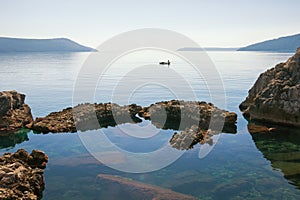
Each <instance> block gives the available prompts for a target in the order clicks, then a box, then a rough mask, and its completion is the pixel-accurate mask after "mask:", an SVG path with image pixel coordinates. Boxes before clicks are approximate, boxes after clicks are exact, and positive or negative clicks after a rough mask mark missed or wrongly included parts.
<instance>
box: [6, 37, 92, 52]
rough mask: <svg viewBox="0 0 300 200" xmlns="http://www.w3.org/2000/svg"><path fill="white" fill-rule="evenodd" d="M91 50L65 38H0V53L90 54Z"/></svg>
mask: <svg viewBox="0 0 300 200" xmlns="http://www.w3.org/2000/svg"><path fill="white" fill-rule="evenodd" d="M91 51H96V50H95V49H93V48H90V47H86V46H83V45H80V44H78V43H76V42H74V41H72V40H70V39H67V38H54V39H23V38H8V37H0V53H10V52H91Z"/></svg>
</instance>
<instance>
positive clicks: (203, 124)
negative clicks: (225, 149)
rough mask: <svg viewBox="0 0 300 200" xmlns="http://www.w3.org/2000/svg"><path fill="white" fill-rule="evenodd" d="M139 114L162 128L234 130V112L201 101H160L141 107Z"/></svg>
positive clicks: (235, 118)
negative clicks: (194, 126)
mask: <svg viewBox="0 0 300 200" xmlns="http://www.w3.org/2000/svg"><path fill="white" fill-rule="evenodd" d="M139 115H140V116H141V117H143V118H145V119H151V122H152V123H153V124H154V125H155V126H156V127H158V128H163V129H175V130H185V129H186V128H190V127H191V126H193V125H198V126H199V127H200V128H201V129H204V130H207V129H209V128H210V129H213V128H214V127H217V128H220V129H222V127H223V130H222V131H223V132H230V133H232V132H236V125H235V124H236V120H237V114H236V113H233V112H228V111H225V110H221V109H219V108H217V107H216V106H214V105H213V104H211V103H206V102H203V101H202V102H196V101H186V102H185V101H179V100H171V101H162V102H158V103H155V104H152V105H150V106H149V107H145V108H143V110H141V111H140V112H139ZM223 122H224V123H223ZM218 123H221V124H219V125H221V126H222V127H219V126H218Z"/></svg>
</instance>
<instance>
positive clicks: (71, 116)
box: [30, 103, 141, 133]
mask: <svg viewBox="0 0 300 200" xmlns="http://www.w3.org/2000/svg"><path fill="white" fill-rule="evenodd" d="M139 110H141V107H140V106H137V105H135V104H132V105H129V106H119V105H117V104H111V103H104V104H102V103H100V104H88V103H86V104H81V105H78V106H75V107H74V108H66V109H64V110H62V111H60V112H53V113H50V114H49V115H47V116H46V117H43V118H36V120H35V121H34V123H33V124H32V126H31V127H30V128H31V129H32V130H35V131H37V132H41V133H49V132H52V133H60V132H76V131H77V129H78V131H86V130H93V129H98V128H102V127H107V126H115V125H117V124H121V123H126V122H128V123H130V122H140V121H141V120H140V119H139V118H137V117H135V115H136V114H137V113H138V112H139ZM95 119H97V121H96V120H95Z"/></svg>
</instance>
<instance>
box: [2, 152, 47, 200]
mask: <svg viewBox="0 0 300 200" xmlns="http://www.w3.org/2000/svg"><path fill="white" fill-rule="evenodd" d="M47 162H48V156H47V155H46V154H45V153H44V152H42V151H39V150H33V151H32V153H31V154H29V153H28V152H27V151H25V150H24V149H19V150H18V151H17V152H15V153H13V154H11V153H4V154H3V156H1V157H0V199H3V200H11V199H26V200H37V199H41V198H42V193H43V190H44V185H45V183H44V176H43V173H44V171H43V169H44V168H45V167H46V163H47Z"/></svg>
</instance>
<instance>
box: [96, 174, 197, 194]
mask: <svg viewBox="0 0 300 200" xmlns="http://www.w3.org/2000/svg"><path fill="white" fill-rule="evenodd" d="M98 178H99V180H100V181H101V182H102V183H103V185H104V187H110V188H111V189H107V190H106V191H107V192H108V193H109V194H108V195H107V196H109V197H111V199H120V196H122V197H123V199H132V200H135V199H136V200H138V199H144V200H148V199H149V200H175V199H176V200H177V199H180V200H196V199H197V198H196V197H193V196H190V195H185V194H182V193H178V192H174V191H172V190H169V189H165V188H161V187H158V186H154V185H149V184H145V183H141V182H138V181H134V180H129V179H126V178H123V177H120V176H113V175H107V174H99V175H98Z"/></svg>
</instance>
